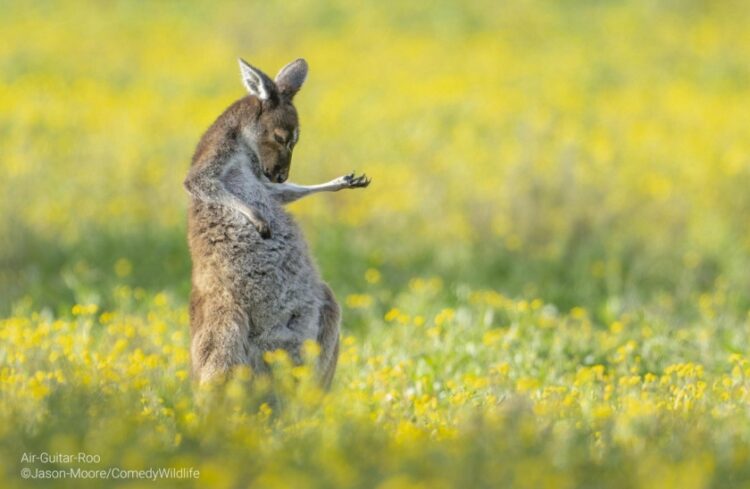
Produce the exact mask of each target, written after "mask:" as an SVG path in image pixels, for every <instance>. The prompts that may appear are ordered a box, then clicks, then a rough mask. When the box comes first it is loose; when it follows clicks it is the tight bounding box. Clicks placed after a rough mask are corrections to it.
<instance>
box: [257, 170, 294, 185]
mask: <svg viewBox="0 0 750 489" xmlns="http://www.w3.org/2000/svg"><path fill="white" fill-rule="evenodd" d="M263 174H264V175H265V176H266V178H267V179H268V180H269V181H271V182H272V183H284V182H286V179H287V178H289V173H287V172H285V171H280V172H268V171H264V172H263Z"/></svg>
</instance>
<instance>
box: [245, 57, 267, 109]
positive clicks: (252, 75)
mask: <svg viewBox="0 0 750 489" xmlns="http://www.w3.org/2000/svg"><path fill="white" fill-rule="evenodd" d="M237 61H239V63H240V74H241V75H242V83H244V84H245V88H247V91H248V93H250V95H255V96H256V97H258V99H260V100H261V101H264V100H268V99H270V98H271V97H272V94H273V93H274V90H275V89H276V87H275V84H274V82H273V81H272V80H271V79H270V78H269V77H268V75H266V74H265V73H263V72H262V71H260V70H259V69H258V68H255V67H253V66H252V65H251V64H250V63H248V62H247V61H245V60H244V59H242V58H238V59H237Z"/></svg>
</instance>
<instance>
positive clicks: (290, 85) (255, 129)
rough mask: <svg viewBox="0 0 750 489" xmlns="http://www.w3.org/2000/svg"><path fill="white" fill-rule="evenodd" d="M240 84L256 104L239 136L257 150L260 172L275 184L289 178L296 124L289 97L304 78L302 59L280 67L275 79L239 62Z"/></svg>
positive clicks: (297, 122) (291, 96)
mask: <svg viewBox="0 0 750 489" xmlns="http://www.w3.org/2000/svg"><path fill="white" fill-rule="evenodd" d="M239 62H240V73H241V74H242V82H243V83H244V84H245V87H246V88H247V91H248V92H249V93H250V95H251V96H254V97H256V98H257V99H258V100H259V101H260V111H259V112H258V115H257V118H256V120H255V121H254V124H252V125H250V126H249V127H245V128H243V131H242V132H243V137H245V138H246V139H247V140H248V142H249V143H250V145H251V147H253V148H254V149H256V150H257V152H258V157H259V158H260V165H261V169H262V170H263V173H264V174H265V175H266V177H268V179H269V180H271V181H272V182H276V183H281V182H284V181H285V180H286V179H287V177H289V167H290V166H291V163H292V150H293V149H294V145H295V144H297V139H299V121H298V120H297V110H296V109H295V108H294V105H293V104H292V98H293V97H294V95H295V94H296V93H297V92H298V91H299V89H300V88H302V84H303V83H304V82H305V77H306V76H307V63H306V62H305V60H304V59H298V60H295V61H292V62H291V63H289V64H288V65H286V66H284V67H283V68H282V69H281V71H279V74H278V75H276V79H275V80H271V78H270V77H269V76H268V75H266V74H265V73H263V72H262V71H260V70H259V69H257V68H255V67H253V66H251V65H250V64H248V63H247V62H245V61H244V60H242V59H240V60H239Z"/></svg>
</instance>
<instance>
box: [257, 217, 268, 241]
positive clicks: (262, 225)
mask: <svg viewBox="0 0 750 489" xmlns="http://www.w3.org/2000/svg"><path fill="white" fill-rule="evenodd" d="M255 229H257V230H258V233H259V234H260V237H261V238H263V239H268V238H270V237H271V226H269V225H268V223H267V222H266V221H264V220H263V219H259V220H258V222H256V223H255Z"/></svg>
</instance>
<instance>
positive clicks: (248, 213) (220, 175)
mask: <svg viewBox="0 0 750 489" xmlns="http://www.w3.org/2000/svg"><path fill="white" fill-rule="evenodd" d="M229 169H230V166H229V165H227V164H221V163H218V162H216V163H214V162H212V163H207V164H198V165H194V166H193V167H192V168H191V169H190V171H189V172H188V175H187V178H185V181H184V183H183V185H184V187H185V190H187V191H188V193H189V194H190V195H192V196H193V197H194V198H196V199H198V200H202V201H204V202H207V203H211V204H219V205H224V206H227V207H229V208H232V209H234V210H236V211H238V212H240V213H241V214H242V215H244V216H245V217H246V218H247V219H248V220H249V221H250V222H251V223H252V224H253V226H255V228H256V229H257V230H258V232H259V233H260V234H261V236H263V237H264V238H267V237H269V236H270V229H269V226H268V223H267V222H266V221H265V219H263V218H262V217H260V215H258V212H256V211H255V210H254V209H253V208H252V207H250V206H249V205H248V204H247V203H246V202H244V201H243V200H242V199H241V198H239V197H238V196H237V195H235V194H233V193H232V192H231V191H230V190H229V189H228V188H227V186H226V184H225V183H224V177H225V176H226V174H227V172H228V171H229Z"/></svg>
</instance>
